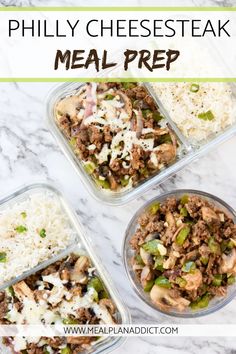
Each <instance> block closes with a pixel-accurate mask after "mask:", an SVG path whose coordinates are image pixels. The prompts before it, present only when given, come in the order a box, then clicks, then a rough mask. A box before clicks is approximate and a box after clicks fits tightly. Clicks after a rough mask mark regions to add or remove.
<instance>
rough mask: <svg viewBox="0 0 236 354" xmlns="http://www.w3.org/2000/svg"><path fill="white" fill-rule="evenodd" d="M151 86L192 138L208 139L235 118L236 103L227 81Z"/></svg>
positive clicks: (198, 139)
mask: <svg viewBox="0 0 236 354" xmlns="http://www.w3.org/2000/svg"><path fill="white" fill-rule="evenodd" d="M152 87H153V89H154V91H155V93H156V95H157V96H158V98H159V99H160V100H161V102H162V104H163V106H164V107H165V109H166V110H167V111H168V113H169V115H170V118H171V119H172V120H173V121H174V122H175V123H176V125H177V127H178V128H179V129H180V130H181V132H182V133H183V134H184V135H185V136H186V138H190V139H191V142H200V141H202V140H203V141H204V140H207V139H208V138H209V137H210V136H212V135H215V134H216V133H219V132H222V131H224V130H225V128H227V127H229V126H231V125H232V124H233V123H234V122H235V117H236V109H235V103H234V101H233V99H232V91H231V88H230V86H229V85H228V84H227V83H222V82H217V83H214V82H202V83H188V82H179V83H173V82H171V83H152Z"/></svg>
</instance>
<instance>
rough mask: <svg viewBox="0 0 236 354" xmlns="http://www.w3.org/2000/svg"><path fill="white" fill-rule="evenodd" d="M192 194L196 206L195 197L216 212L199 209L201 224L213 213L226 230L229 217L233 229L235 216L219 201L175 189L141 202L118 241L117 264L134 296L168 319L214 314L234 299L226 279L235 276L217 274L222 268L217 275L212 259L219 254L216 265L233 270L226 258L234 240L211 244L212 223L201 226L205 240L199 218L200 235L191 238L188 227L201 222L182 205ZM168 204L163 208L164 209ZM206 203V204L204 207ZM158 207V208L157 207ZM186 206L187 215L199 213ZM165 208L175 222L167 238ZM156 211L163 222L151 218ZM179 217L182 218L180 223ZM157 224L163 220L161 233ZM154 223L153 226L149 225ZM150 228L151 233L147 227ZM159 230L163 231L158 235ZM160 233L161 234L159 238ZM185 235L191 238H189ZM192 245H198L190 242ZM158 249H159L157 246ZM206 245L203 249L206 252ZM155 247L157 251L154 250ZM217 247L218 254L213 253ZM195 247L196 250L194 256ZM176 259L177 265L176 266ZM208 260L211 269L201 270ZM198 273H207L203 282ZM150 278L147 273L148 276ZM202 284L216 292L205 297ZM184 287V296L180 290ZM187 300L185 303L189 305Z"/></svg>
mask: <svg viewBox="0 0 236 354" xmlns="http://www.w3.org/2000/svg"><path fill="white" fill-rule="evenodd" d="M195 196H196V198H197V199H196V203H199V199H198V198H201V200H202V201H203V202H202V204H198V205H202V206H204V207H205V206H207V205H208V206H209V207H211V206H214V207H215V212H216V213H219V214H214V212H213V215H212V214H211V211H210V210H209V209H208V208H205V211H204V212H205V217H206V219H205V218H204V220H207V217H208V222H210V217H213V218H214V217H215V215H218V216H217V218H218V217H219V220H220V221H221V222H224V223H225V224H224V225H226V228H227V227H229V223H228V220H229V219H231V220H232V225H233V224H234V225H235V223H236V212H235V211H234V210H233V209H232V208H231V207H230V206H229V205H228V204H226V203H225V202H224V201H222V200H221V199H219V198H218V197H216V196H213V195H211V194H208V193H205V192H201V191H198V190H188V189H181V190H176V191H172V192H169V193H165V194H162V195H160V196H157V197H155V198H153V199H151V200H149V201H148V202H146V203H145V204H144V205H143V206H142V207H141V208H139V210H138V211H137V212H136V213H135V214H134V216H133V217H132V219H131V220H130V222H129V225H128V226H127V229H126V233H125V238H124V242H123V262H124V266H125V269H126V274H127V277H128V279H129V281H130V282H131V285H132V287H133V289H134V291H135V292H136V294H137V295H138V297H139V298H140V299H142V300H143V301H144V302H145V303H146V304H147V305H148V306H150V307H152V308H153V309H154V310H155V311H157V313H158V312H161V313H164V314H166V315H169V316H173V317H182V318H196V317H200V316H204V315H208V314H211V313H213V312H215V311H218V310H219V309H221V308H222V307H224V306H225V305H227V304H228V303H229V302H230V301H232V300H233V298H234V297H235V295H236V283H235V276H234V275H232V274H235V273H234V272H233V271H232V274H231V273H230V271H228V270H227V274H223V275H219V274H218V272H220V273H224V272H226V270H225V268H224V270H222V272H221V270H220V269H217V268H215V267H218V258H217V255H219V254H220V257H222V255H223V254H225V253H226V255H224V256H223V258H220V259H221V262H223V259H224V262H225V264H226V262H227V266H230V267H232V266H233V265H231V264H230V265H229V264H228V261H229V258H228V257H230V259H231V258H232V257H235V255H236V251H235V247H236V246H235V245H236V242H235V241H234V242H233V241H231V240H232V239H231V238H227V239H223V241H221V243H219V244H218V243H217V242H216V241H215V237H216V236H212V235H213V234H212V232H213V229H211V227H213V226H212V225H214V224H207V223H206V222H205V225H207V229H208V227H209V232H208V231H207V235H208V236H206V235H205V234H204V229H203V228H202V227H203V225H202V224H203V220H201V221H199V228H200V229H199V230H200V233H198V234H197V231H196V230H197V229H195V231H193V228H192V227H194V226H195V223H196V220H199V219H201V218H199V219H198V217H199V216H196V215H195V217H196V219H192V216H190V214H189V213H188V210H189V209H188V208H189V207H187V206H186V205H187V204H186V203H188V202H190V203H194V201H193V199H191V200H189V198H191V197H194V198H195ZM172 198H174V200H177V203H179V204H175V201H174V202H173V201H172ZM168 200H169V207H168V206H167V205H168V204H167V201H168ZM207 203H210V205H209V204H207ZM164 205H165V207H164ZM195 205H197V204H195ZM177 206H179V208H180V207H181V209H179V210H180V211H179V214H180V215H178V214H177V212H176V207H177ZM185 206H186V207H185ZM202 206H201V208H202ZM161 207H162V208H163V209H160V208H161ZM168 208H170V209H168ZM172 208H173V209H172ZM191 208H192V212H195V213H197V210H200V212H202V210H201V209H197V208H196V209H195V207H194V204H191ZM170 210H172V211H171V214H172V215H174V218H175V220H176V218H177V221H175V222H176V226H175V227H177V229H174V230H172V231H173V232H172V233H170V234H168V236H167V232H168V228H169V227H171V223H172V220H173V219H172V216H171V214H170V212H169V211H170ZM211 210H213V209H211ZM159 212H160V215H165V218H164V219H162V216H159V218H157V219H156V218H155V215H156V213H159ZM209 212H210V213H209ZM163 213H164V214H163ZM221 213H224V214H225V215H226V216H227V217H228V218H229V219H226V217H225V216H223V215H224V214H221ZM167 214H168V215H167ZM158 215H159V214H158ZM191 215H192V214H191ZM179 216H180V218H181V220H182V221H181V222H180V220H179ZM181 216H182V217H181ZM161 220H163V223H164V224H163V227H164V228H163V230H162V231H161V229H159V232H160V233H159V232H158V231H155V230H157V228H158V227H159V226H158V225H159V224H158V223H159V222H160V223H162V221H161ZM167 220H168V221H167ZM212 220H213V219H212ZM223 220H224V221H223ZM149 221H150V223H149ZM147 223H149V224H147ZM155 223H156V224H158V225H155ZM151 224H152V225H151ZM146 225H147V226H146ZM215 225H216V224H215ZM217 225H219V224H217ZM220 225H222V224H220ZM146 227H147V228H146ZM150 227H151V228H152V229H150ZM220 227H223V226H220ZM147 230H149V231H147ZM211 230H212V231H211ZM214 230H215V229H214ZM220 230H221V229H220ZM222 230H223V229H222ZM224 230H225V229H224ZM145 231H146V233H145ZM142 232H143V234H142ZM162 232H164V234H163V233H162ZM193 232H195V234H193ZM215 232H216V230H215ZM223 232H225V231H222V234H223ZM208 233H209V234H208ZM203 234H204V235H205V236H204V238H203V236H202V235H203ZM142 235H143V236H142ZM160 235H162V236H161V237H160V238H159V236H160ZM173 235H174V236H173ZM175 235H177V236H175ZM188 235H190V237H191V238H190V240H189V238H188ZM165 237H166V238H165ZM168 237H169V238H168ZM194 237H195V238H198V237H200V239H199V240H200V244H199V245H198V246H196V245H195V243H194V244H193V239H194ZM228 237H229V236H228ZM231 237H232V236H231ZM173 238H174V241H173ZM170 239H171V240H172V243H168V242H167V240H170ZM217 241H218V242H220V241H219V239H217ZM166 242H167V243H166ZM185 242H187V244H185ZM194 242H199V241H198V239H196V240H195V241H194ZM156 245H157V246H156ZM164 245H165V247H163V246H164ZM200 245H201V247H200ZM202 245H203V246H202ZM206 245H208V248H207V247H206ZM219 245H220V246H219ZM155 247H157V249H156V248H155ZM219 247H220V249H221V253H218V252H219ZM227 247H229V248H227ZM168 248H169V249H168ZM200 248H201V252H199V249H200ZM187 254H188V256H187ZM150 255H151V256H150ZM211 255H212V256H211ZM200 256H201V257H200ZM231 256H232V257H231ZM151 257H152V258H151ZM178 257H181V258H178ZM183 257H184V258H183ZM210 257H213V258H212V259H215V260H214V262H216V263H211V261H210ZM214 257H216V258H214ZM224 257H225V258H224ZM179 259H180V261H179ZM154 260H155V261H154ZM181 261H183V262H182V263H181ZM154 262H155V263H154ZM172 262H174V263H172ZM179 262H180V263H179ZM208 262H209V263H210V265H209V266H211V267H212V268H209V270H204V269H205V268H206V267H208V264H209V263H208ZM230 262H231V260H230ZM234 262H235V260H234ZM221 264H222V263H221ZM234 266H235V263H234ZM147 267H148V268H147ZM150 267H151V268H150ZM180 267H182V268H180ZM202 267H203V268H202ZM221 267H222V268H221V269H223V266H221ZM224 267H225V266H224ZM146 268H147V269H148V272H147V269H146ZM150 269H153V270H152V274H151V273H150ZM202 269H203V270H202ZM234 269H235V268H234ZM139 272H141V273H139ZM153 272H154V273H155V275H154V274H153ZM199 272H203V274H202V275H201V274H200V275H199ZM216 273H217V274H216ZM228 273H230V274H228ZM204 274H205V276H206V275H207V278H204ZM210 274H211V275H210ZM150 275H152V277H151V276H150ZM153 275H154V276H153ZM226 275H227V277H226ZM190 276H191V278H190ZM209 277H211V283H208V281H209V279H210V278H209ZM203 279H204V280H203ZM212 279H213V280H212ZM206 282H207V284H208V285H209V286H210V285H211V286H212V287H213V289H214V290H217V292H215V293H214V292H213V293H211V291H213V290H212V289H211V288H206V285H205V284H206ZM154 287H155V289H154ZM204 287H205V288H204ZM225 287H226V288H227V291H226V293H225V290H224V289H223V288H225ZM186 288H187V290H188V292H186ZM196 289H197V290H196ZM176 291H177V292H176ZM194 291H198V293H194ZM191 292H192V293H191ZM212 294H214V295H212ZM190 298H191V301H189V300H190ZM186 300H187V301H186Z"/></svg>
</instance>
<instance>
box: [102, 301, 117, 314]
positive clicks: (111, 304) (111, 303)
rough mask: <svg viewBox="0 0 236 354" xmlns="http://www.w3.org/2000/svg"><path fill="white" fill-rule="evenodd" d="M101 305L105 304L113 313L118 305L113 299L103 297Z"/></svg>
mask: <svg viewBox="0 0 236 354" xmlns="http://www.w3.org/2000/svg"><path fill="white" fill-rule="evenodd" d="M99 305H100V306H105V307H106V308H107V309H108V311H109V312H110V313H111V314H112V315H113V314H114V313H115V312H116V306H115V304H114V302H113V301H112V300H111V299H101V300H100V301H99Z"/></svg>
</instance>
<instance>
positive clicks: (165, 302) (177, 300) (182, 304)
mask: <svg viewBox="0 0 236 354" xmlns="http://www.w3.org/2000/svg"><path fill="white" fill-rule="evenodd" d="M150 297H151V300H152V301H153V303H154V304H155V305H156V306H158V307H159V308H160V309H162V310H170V309H173V308H174V309H176V310H179V311H183V310H185V308H186V307H188V305H189V304H190V301H188V300H186V299H184V298H183V297H181V296H176V293H174V292H173V291H172V290H171V289H165V288H162V287H160V286H158V285H154V286H153V287H152V290H151V292H150Z"/></svg>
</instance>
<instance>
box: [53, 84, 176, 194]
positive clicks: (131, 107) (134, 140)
mask: <svg viewBox="0 0 236 354" xmlns="http://www.w3.org/2000/svg"><path fill="white" fill-rule="evenodd" d="M56 119H57V123H58V125H59V128H60V129H61V131H62V132H63V133H64V135H65V136H66V138H67V139H68V140H69V142H70V145H71V147H72V148H73V151H74V152H75V154H76V155H77V156H78V157H79V158H80V159H81V160H82V162H83V163H84V168H85V170H86V171H87V173H89V174H90V175H91V176H92V177H93V179H94V180H95V182H96V184H97V185H98V186H100V187H101V188H105V189H111V190H113V191H118V190H120V189H122V188H125V187H126V188H130V187H132V186H134V185H136V184H137V183H139V182H140V181H142V180H145V179H147V178H148V177H150V176H152V175H153V174H154V173H157V172H158V171H160V170H161V169H163V168H164V167H165V166H168V165H170V164H171V163H173V162H174V161H175V159H176V155H177V147H178V144H177V140H176V137H175V135H174V134H173V132H172V131H171V129H170V128H169V127H168V125H167V124H162V126H161V125H160V121H162V119H163V117H162V116H161V114H160V112H159V109H158V107H157V105H156V103H155V101H154V100H153V98H152V97H151V96H150V94H149V93H148V92H147V90H146V88H145V87H144V86H142V85H139V84H137V83H112V84H111V83H99V84H95V83H93V84H90V83H87V84H86V85H84V86H82V87H81V88H80V90H79V91H78V92H77V94H76V95H73V96H71V97H66V98H64V99H62V100H61V101H60V102H59V103H58V104H57V106H56Z"/></svg>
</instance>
